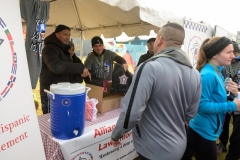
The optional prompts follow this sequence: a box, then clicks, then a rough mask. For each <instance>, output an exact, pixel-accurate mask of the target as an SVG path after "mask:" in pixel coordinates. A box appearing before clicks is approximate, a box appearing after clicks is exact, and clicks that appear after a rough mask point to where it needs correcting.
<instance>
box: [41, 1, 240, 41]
mask: <svg viewBox="0 0 240 160" xmlns="http://www.w3.org/2000/svg"><path fill="white" fill-rule="evenodd" d="M41 1H52V3H50V19H49V20H48V22H47V26H48V29H47V34H48V33H51V32H52V31H53V30H54V29H55V28H54V27H55V26H57V25H58V24H65V25H68V26H70V27H71V28H72V29H73V30H72V34H73V37H80V34H81V33H80V31H84V38H85V39H91V38H92V37H93V36H96V35H99V36H100V35H101V34H103V35H104V37H106V38H113V37H117V36H119V35H121V33H122V32H125V33H126V34H127V35H128V36H139V35H149V31H150V30H154V31H155V32H156V33H157V31H158V30H159V28H160V27H161V26H163V25H164V24H166V23H167V22H177V23H179V24H182V22H183V19H184V18H188V19H192V20H193V21H195V22H203V23H205V22H207V23H209V24H210V25H211V26H214V25H218V26H220V27H222V28H224V29H226V30H227V31H229V32H230V33H233V34H235V35H236V33H237V30H239V29H240V23H237V21H236V20H237V19H238V17H237V16H238V7H239V6H240V1H239V0H229V1H228V3H227V4H226V3H223V2H224V1H217V0H212V1H209V0H202V1H201V2H196V3H193V1H191V0H181V1H178V0H168V1H165V0H41Z"/></svg>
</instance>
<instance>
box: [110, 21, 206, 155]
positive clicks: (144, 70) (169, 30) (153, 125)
mask: <svg viewBox="0 0 240 160" xmlns="http://www.w3.org/2000/svg"><path fill="white" fill-rule="evenodd" d="M184 37H185V32H184V29H183V27H182V26H181V25H179V24H176V23H168V24H166V25H164V26H163V27H162V28H161V29H160V31H159V32H158V34H157V37H156V41H155V43H154V53H155V55H154V56H153V57H152V58H150V59H149V60H147V61H146V62H144V63H142V64H141V65H140V66H139V67H138V69H137V70H136V73H135V74H134V77H133V81H132V84H131V86H130V88H129V90H128V92H127V94H126V96H125V97H124V99H123V101H122V103H121V107H122V112H121V114H120V117H119V119H118V122H117V124H116V127H115V129H114V130H113V133H112V137H111V138H112V139H111V142H112V144H113V146H115V147H117V146H119V145H121V142H120V141H119V139H120V138H121V137H122V136H123V135H124V134H125V133H127V132H129V131H130V130H132V133H133V142H134V147H135V149H136V151H137V152H138V154H139V156H140V158H141V159H151V160H159V159H163V160H179V159H181V157H182V155H183V153H184V151H185V148H186V143H187V136H186V127H187V122H188V121H189V120H190V119H191V118H193V117H194V116H195V114H196V112H197V109H198V103H199V99H200V95H201V83H200V81H201V80H200V75H199V72H198V71H197V70H196V69H194V68H193V67H192V65H191V63H190V61H189V60H188V58H187V57H186V54H185V53H184V52H183V51H182V50H181V45H182V43H183V41H184Z"/></svg>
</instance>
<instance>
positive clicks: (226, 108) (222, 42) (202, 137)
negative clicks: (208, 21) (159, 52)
mask: <svg viewBox="0 0 240 160" xmlns="http://www.w3.org/2000/svg"><path fill="white" fill-rule="evenodd" d="M198 55H199V57H198V61H197V66H196V68H197V70H198V71H199V72H200V75H201V78H202V94H201V99H200V102H199V108H198V112H197V115H196V116H195V117H194V118H193V119H191V120H190V121H189V125H188V131H187V132H188V133H187V135H188V142H187V148H186V151H185V154H184V156H183V158H182V160H191V158H192V156H193V154H194V155H195V158H196V160H217V150H216V149H217V146H216V140H217V138H218V137H219V135H220V133H221V132H222V124H223V121H224V116H225V114H226V113H227V112H233V111H236V110H240V101H239V100H238V99H236V98H235V99H234V101H232V102H227V94H226V89H225V85H224V78H223V76H222V73H221V71H222V69H223V67H224V66H226V65H230V64H231V61H232V59H233V58H234V54H233V45H232V43H231V41H230V40H229V39H228V38H226V37H212V38H208V39H206V40H205V41H204V42H203V43H202V45H201V47H200V50H199V54H198ZM227 86H228V87H227V90H228V91H230V92H231V93H232V94H234V95H237V94H238V89H237V85H236V84H235V83H234V82H228V85H227Z"/></svg>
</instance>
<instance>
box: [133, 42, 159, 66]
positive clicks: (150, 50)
mask: <svg viewBox="0 0 240 160" xmlns="http://www.w3.org/2000/svg"><path fill="white" fill-rule="evenodd" d="M155 40H156V38H150V39H149V40H148V41H147V47H148V51H147V53H146V54H143V55H141V57H140V58H139V61H138V64H137V66H139V65H140V64H141V63H142V62H145V61H146V60H148V59H149V58H151V57H152V56H153V55H154V51H153V46H154V42H155Z"/></svg>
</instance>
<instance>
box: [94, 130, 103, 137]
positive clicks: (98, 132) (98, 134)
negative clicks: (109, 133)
mask: <svg viewBox="0 0 240 160" xmlns="http://www.w3.org/2000/svg"><path fill="white" fill-rule="evenodd" d="M101 135H102V134H101V133H100V131H99V130H98V129H95V134H94V138H96V137H97V136H101Z"/></svg>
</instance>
